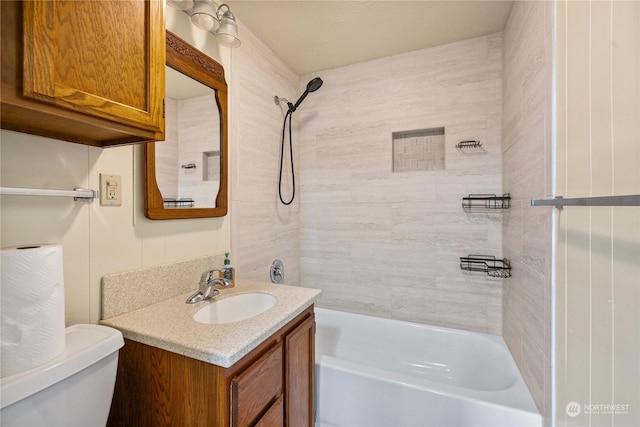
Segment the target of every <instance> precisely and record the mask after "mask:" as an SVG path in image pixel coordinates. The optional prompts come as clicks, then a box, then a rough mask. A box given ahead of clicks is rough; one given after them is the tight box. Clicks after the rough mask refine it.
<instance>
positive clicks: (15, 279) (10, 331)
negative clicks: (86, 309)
mask: <svg viewBox="0 0 640 427" xmlns="http://www.w3.org/2000/svg"><path fill="white" fill-rule="evenodd" d="M0 262H1V264H0V269H1V270H2V273H1V279H2V280H1V281H0V283H1V289H0V290H1V291H2V293H1V294H0V296H1V298H2V303H1V308H2V313H1V318H2V320H1V325H0V327H1V328H2V329H1V335H2V338H1V352H2V356H1V359H2V360H1V363H0V365H1V371H0V376H2V377H6V376H9V375H14V374H18V373H20V372H24V371H27V370H29V369H32V368H35V367H38V366H40V365H43V364H45V363H47V362H49V361H51V360H53V359H55V358H56V357H57V356H59V355H60V354H62V352H63V351H64V346H65V324H64V276H63V268H62V247H61V246H60V245H33V246H19V247H11V248H3V249H2V250H1V253H0Z"/></svg>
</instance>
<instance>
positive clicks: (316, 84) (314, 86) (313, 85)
mask: <svg viewBox="0 0 640 427" xmlns="http://www.w3.org/2000/svg"><path fill="white" fill-rule="evenodd" d="M322 83H323V82H322V79H321V78H320V77H316V78H314V79H313V80H311V81H310V82H309V83H307V88H306V89H305V90H304V92H303V93H302V95H300V98H298V100H297V101H296V103H295V104H292V103H290V102H287V105H288V106H289V111H290V112H291V113H293V112H294V111H296V109H297V108H298V107H299V106H300V104H302V101H304V99H305V98H306V97H307V95H309V94H310V93H311V92H315V91H317V90H318V89H320V86H322Z"/></svg>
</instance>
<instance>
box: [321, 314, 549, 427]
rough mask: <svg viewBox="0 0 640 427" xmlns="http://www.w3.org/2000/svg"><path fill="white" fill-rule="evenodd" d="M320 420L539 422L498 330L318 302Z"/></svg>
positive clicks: (520, 426)
mask: <svg viewBox="0 0 640 427" xmlns="http://www.w3.org/2000/svg"><path fill="white" fill-rule="evenodd" d="M316 322H317V323H316V324H317V332H316V373H317V377H316V379H317V385H316V399H317V402H316V403H317V418H316V427H329V426H332V427H334V426H340V427H375V426H393V427H408V426H414V427H418V426H419V427H427V426H437V427H444V426H474V427H475V426H491V427H497V426H514V427H515V426H517V427H524V426H541V425H542V419H541V417H540V414H539V413H538V411H537V409H536V406H535V404H534V403H533V400H532V398H531V395H530V394H529V391H528V390H527V387H526V385H525V384H524V381H523V380H522V377H521V375H520V372H519V371H518V369H517V367H516V364H515V362H514V361H513V358H512V357H511V354H510V353H509V350H508V349H507V346H506V344H505V343H504V340H503V339H502V338H500V337H497V336H493V335H488V334H480V333H475V332H466V331H461V330H456V329H448V328H441V327H434V326H428V325H421V324H416V323H409V322H402V321H397V320H391V319H381V318H377V317H371V316H363V315H359V314H352V313H344V312H340V311H334V310H327V309H322V308H316Z"/></svg>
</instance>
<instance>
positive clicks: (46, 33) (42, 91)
mask: <svg viewBox="0 0 640 427" xmlns="http://www.w3.org/2000/svg"><path fill="white" fill-rule="evenodd" d="M0 4H1V7H2V10H1V17H2V18H1V19H2V25H1V30H2V40H1V41H2V75H1V78H2V88H1V89H2V90H1V99H2V119H1V120H2V128H3V129H10V130H15V131H18V132H25V133H30V134H35V135H42V136H47V137H51V138H56V139H62V140H65V141H71V142H77V143H81V144H87V145H94V146H99V147H106V146H111V145H118V144H130V143H136V142H147V141H154V140H164V118H163V100H164V93H165V62H166V61H165V56H166V47H165V29H164V2H163V1H160V0H147V1H145V0H118V1H101V0H80V1H78V0H75V1H73V0H67V1H64V0H28V1H24V2H14V1H1V2H0Z"/></svg>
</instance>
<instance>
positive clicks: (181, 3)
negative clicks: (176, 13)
mask: <svg viewBox="0 0 640 427" xmlns="http://www.w3.org/2000/svg"><path fill="white" fill-rule="evenodd" d="M167 5H168V6H171V7H173V8H175V9H180V10H189V9H191V8H192V7H193V0H167Z"/></svg>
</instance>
